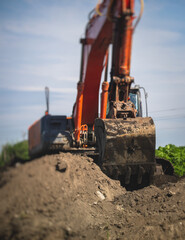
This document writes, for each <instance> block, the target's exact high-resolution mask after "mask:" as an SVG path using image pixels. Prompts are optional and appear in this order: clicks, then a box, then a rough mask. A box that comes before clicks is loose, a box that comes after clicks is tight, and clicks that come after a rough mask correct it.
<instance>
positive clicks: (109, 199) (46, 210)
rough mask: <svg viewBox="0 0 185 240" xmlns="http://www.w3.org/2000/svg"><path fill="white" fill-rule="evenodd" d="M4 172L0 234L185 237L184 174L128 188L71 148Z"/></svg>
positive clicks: (5, 236) (24, 236)
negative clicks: (70, 150)
mask: <svg viewBox="0 0 185 240" xmlns="http://www.w3.org/2000/svg"><path fill="white" fill-rule="evenodd" d="M0 174H1V175H0V201H1V203H0V239H5V240H6V239H8V240H9V239H11V240H14V239H15V240H17V239H21V240H22V239H25V240H29V239H30V240H41V239H46V240H50V239H54V240H55V239H56V240H58V239H60V240H61V239H107V240H113V239H132V240H133V239H161V240H162V239H185V179H184V178H183V179H178V181H177V178H175V177H169V176H168V177H167V176H165V175H163V176H156V177H155V181H154V185H151V186H148V187H145V188H143V189H140V190H135V191H132V192H128V191H126V190H125V188H123V187H122V186H120V183H119V182H118V181H116V180H112V179H110V178H109V177H107V176H106V175H105V174H103V173H102V172H101V170H100V168H99V167H98V166H97V165H96V164H95V163H94V162H93V159H92V158H90V157H87V156H82V155H79V154H72V153H60V154H56V155H47V156H44V157H41V158H38V159H35V160H33V161H31V162H28V163H26V164H20V163H17V164H16V166H15V167H13V168H9V169H8V170H6V171H3V172H1V173H0Z"/></svg>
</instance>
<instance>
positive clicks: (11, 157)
mask: <svg viewBox="0 0 185 240" xmlns="http://www.w3.org/2000/svg"><path fill="white" fill-rule="evenodd" d="M26 160H29V154H28V141H26V140H25V141H22V142H18V143H16V144H10V143H7V144H6V145H4V146H3V147H2V151H1V155H0V166H5V165H11V164H13V163H15V162H16V161H26Z"/></svg>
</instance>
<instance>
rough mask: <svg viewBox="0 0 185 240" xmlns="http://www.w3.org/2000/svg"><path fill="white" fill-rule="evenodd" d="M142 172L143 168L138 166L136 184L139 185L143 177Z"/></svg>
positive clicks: (143, 171)
mask: <svg viewBox="0 0 185 240" xmlns="http://www.w3.org/2000/svg"><path fill="white" fill-rule="evenodd" d="M144 173H145V170H144V168H143V167H142V166H139V170H138V176H137V183H138V185H140V184H141V183H142V178H143V175H144Z"/></svg>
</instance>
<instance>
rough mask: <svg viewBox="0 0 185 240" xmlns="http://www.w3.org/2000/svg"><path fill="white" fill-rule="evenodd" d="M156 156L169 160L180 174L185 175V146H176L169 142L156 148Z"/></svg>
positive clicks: (176, 172)
mask: <svg viewBox="0 0 185 240" xmlns="http://www.w3.org/2000/svg"><path fill="white" fill-rule="evenodd" d="M156 156H157V157H160V158H165V159H167V160H169V161H170V162H171V163H172V164H173V166H174V170H175V174H177V175H178V176H184V175H185V146H183V147H176V146H175V145H172V144H168V145H166V146H165V147H159V148H158V149H157V150H156Z"/></svg>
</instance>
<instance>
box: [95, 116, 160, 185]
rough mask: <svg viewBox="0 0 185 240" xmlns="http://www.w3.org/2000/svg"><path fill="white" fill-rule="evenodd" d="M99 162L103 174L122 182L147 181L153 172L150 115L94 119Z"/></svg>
mask: <svg viewBox="0 0 185 240" xmlns="http://www.w3.org/2000/svg"><path fill="white" fill-rule="evenodd" d="M95 134H96V141H97V148H98V152H99V164H100V166H101V168H102V170H103V172H104V173H105V174H107V175H108V176H109V177H112V178H114V179H119V180H120V181H121V182H122V183H123V184H124V185H127V184H130V181H131V179H132V178H133V177H134V182H137V184H141V183H142V180H143V178H144V176H145V178H146V176H148V181H151V179H152V177H153V175H154V171H155V165H156V162H155V125H154V122H153V120H152V118H150V117H146V118H141V117H137V118H127V119H126V120H124V119H99V118H98V119H96V120H95Z"/></svg>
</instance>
